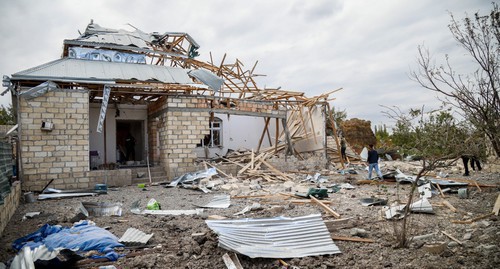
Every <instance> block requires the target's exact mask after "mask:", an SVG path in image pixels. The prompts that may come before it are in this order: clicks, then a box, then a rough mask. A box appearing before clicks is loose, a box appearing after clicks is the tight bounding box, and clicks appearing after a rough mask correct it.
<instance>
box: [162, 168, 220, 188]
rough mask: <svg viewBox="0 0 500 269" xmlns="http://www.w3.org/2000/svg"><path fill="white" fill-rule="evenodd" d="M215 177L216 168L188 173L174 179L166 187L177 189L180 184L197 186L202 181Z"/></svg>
mask: <svg viewBox="0 0 500 269" xmlns="http://www.w3.org/2000/svg"><path fill="white" fill-rule="evenodd" d="M214 175H217V170H216V169H215V168H214V167H212V168H208V169H206V170H201V171H198V172H194V173H186V174H184V175H182V176H180V177H176V178H174V179H173V180H172V182H170V184H168V185H165V187H175V186H177V185H178V184H179V183H181V184H182V185H184V184H188V185H195V184H196V185H197V184H198V182H199V181H200V179H203V178H209V177H211V176H214Z"/></svg>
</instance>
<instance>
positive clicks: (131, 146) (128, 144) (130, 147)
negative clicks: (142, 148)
mask: <svg viewBox="0 0 500 269" xmlns="http://www.w3.org/2000/svg"><path fill="white" fill-rule="evenodd" d="M125 149H126V150H127V154H126V156H125V161H130V159H132V161H135V138H134V137H133V136H132V134H131V133H130V132H129V133H128V135H127V138H126V139H125Z"/></svg>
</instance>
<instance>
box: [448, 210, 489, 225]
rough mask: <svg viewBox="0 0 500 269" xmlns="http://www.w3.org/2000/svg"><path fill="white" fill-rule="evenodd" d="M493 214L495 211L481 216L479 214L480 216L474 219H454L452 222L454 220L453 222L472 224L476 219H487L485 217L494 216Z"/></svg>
mask: <svg viewBox="0 0 500 269" xmlns="http://www.w3.org/2000/svg"><path fill="white" fill-rule="evenodd" d="M492 215H494V213H493V212H491V213H488V214H486V215H481V216H479V217H476V218H473V219H469V220H452V221H451V222H452V223H456V224H471V223H473V222H476V221H478V220H482V219H485V218H487V217H489V216H492Z"/></svg>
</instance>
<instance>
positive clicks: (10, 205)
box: [0, 181, 21, 236]
mask: <svg viewBox="0 0 500 269" xmlns="http://www.w3.org/2000/svg"><path fill="white" fill-rule="evenodd" d="M20 198H21V184H20V182H19V181H15V182H14V183H13V184H12V187H11V188H10V193H9V194H8V195H7V196H6V197H4V204H3V205H0V236H1V235H2V233H3V230H4V229H5V227H6V226H7V223H8V222H9V220H10V218H11V217H12V215H14V212H15V211H16V209H17V207H18V206H19V201H20Z"/></svg>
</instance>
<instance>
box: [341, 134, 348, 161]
mask: <svg viewBox="0 0 500 269" xmlns="http://www.w3.org/2000/svg"><path fill="white" fill-rule="evenodd" d="M346 149H347V143H346V141H345V137H343V136H342V138H341V139H340V154H341V155H342V161H343V162H344V163H347V156H346V154H345V151H346Z"/></svg>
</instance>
